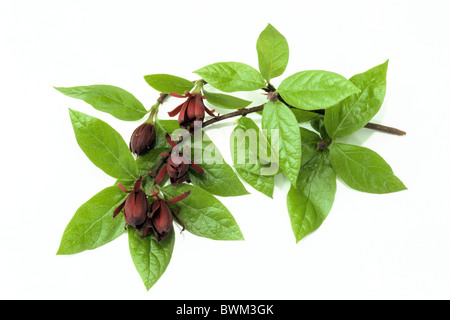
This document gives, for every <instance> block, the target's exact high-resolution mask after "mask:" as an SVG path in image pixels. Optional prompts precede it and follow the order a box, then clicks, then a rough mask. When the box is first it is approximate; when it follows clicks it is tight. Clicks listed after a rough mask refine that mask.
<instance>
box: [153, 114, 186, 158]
mask: <svg viewBox="0 0 450 320" xmlns="http://www.w3.org/2000/svg"><path fill="white" fill-rule="evenodd" d="M177 129H180V125H179V124H178V121H177V120H161V119H158V120H157V121H156V122H155V131H156V141H155V146H154V148H155V149H159V148H169V147H170V145H169V144H168V143H167V140H166V133H169V134H172V132H174V131H175V130H177ZM166 151H167V150H166Z"/></svg>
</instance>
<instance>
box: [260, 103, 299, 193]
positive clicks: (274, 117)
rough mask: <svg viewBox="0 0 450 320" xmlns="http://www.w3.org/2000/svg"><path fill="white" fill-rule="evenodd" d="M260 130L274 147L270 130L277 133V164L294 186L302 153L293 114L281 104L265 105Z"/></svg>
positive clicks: (297, 127)
mask: <svg viewBox="0 0 450 320" xmlns="http://www.w3.org/2000/svg"><path fill="white" fill-rule="evenodd" d="M262 128H263V129H266V130H268V131H267V135H268V137H269V141H271V145H272V147H274V144H273V141H272V139H271V131H270V130H278V132H279V141H278V145H279V158H280V159H279V161H280V162H279V163H280V168H281V169H282V170H283V172H284V174H285V175H286V177H287V178H288V179H289V181H291V183H293V184H295V183H296V181H297V177H298V172H299V170H300V164H301V158H302V152H301V135H300V128H299V126H298V123H297V120H296V119H295V116H294V114H293V113H292V112H291V110H289V108H288V107H287V106H285V105H284V104H283V103H281V102H279V101H277V102H271V101H269V102H268V103H266V105H265V107H264V111H263V117H262Z"/></svg>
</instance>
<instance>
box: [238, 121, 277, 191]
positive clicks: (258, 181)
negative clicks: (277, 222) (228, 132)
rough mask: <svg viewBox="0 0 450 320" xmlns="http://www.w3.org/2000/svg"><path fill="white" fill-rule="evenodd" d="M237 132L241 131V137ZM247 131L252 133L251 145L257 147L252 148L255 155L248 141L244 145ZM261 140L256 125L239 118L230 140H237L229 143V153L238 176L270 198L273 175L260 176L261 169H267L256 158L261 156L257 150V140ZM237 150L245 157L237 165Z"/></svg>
mask: <svg viewBox="0 0 450 320" xmlns="http://www.w3.org/2000/svg"><path fill="white" fill-rule="evenodd" d="M238 130H242V131H241V133H242V136H239V135H238V133H239V132H238ZM247 130H253V132H254V136H253V139H254V141H253V143H256V144H257V145H256V146H254V148H253V149H256V150H254V151H255V153H256V154H252V150H251V149H252V148H250V141H249V145H248V146H247V144H246V139H245V134H246V133H247V132H248V131H247ZM262 138H265V136H264V135H262V134H261V133H260V130H259V128H258V126H257V125H256V123H255V122H254V121H253V120H252V119H250V118H247V117H241V118H240V119H239V120H238V125H237V126H236V128H235V129H234V131H233V135H232V136H231V139H235V140H237V141H230V143H231V148H232V149H231V153H232V155H233V163H234V167H235V169H236V172H237V173H238V174H239V176H240V177H241V178H242V179H244V181H246V182H247V183H248V184H249V185H251V186H252V187H253V188H255V189H256V190H258V191H260V192H262V193H263V194H265V195H267V196H268V197H272V195H273V189H274V177H273V175H272V176H264V175H262V174H263V172H264V171H263V168H267V166H266V165H263V164H262V163H261V161H260V159H259V158H258V156H261V154H260V149H259V148H260V146H259V139H262ZM249 139H250V136H249ZM264 142H267V141H264ZM233 146H234V149H233ZM267 147H268V148H269V149H270V145H268V146H267ZM238 150H239V151H242V150H245V157H244V159H243V161H242V162H243V163H238V162H241V160H240V159H239V158H238ZM250 158H253V159H254V160H255V161H253V162H254V163H252V161H250Z"/></svg>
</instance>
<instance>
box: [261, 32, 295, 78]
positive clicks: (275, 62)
mask: <svg viewBox="0 0 450 320" xmlns="http://www.w3.org/2000/svg"><path fill="white" fill-rule="evenodd" d="M256 50H257V52H258V61H259V70H260V71H261V74H262V76H263V77H264V79H266V80H267V81H270V80H271V79H273V78H276V77H278V76H281V75H282V74H283V72H284V70H286V67H287V64H288V61H289V45H288V43H287V40H286V38H285V37H284V36H283V35H282V34H281V33H280V32H278V30H277V29H275V28H274V27H273V26H272V25H271V24H269V25H268V26H267V27H266V28H265V29H264V31H263V32H261V34H260V35H259V38H258V41H257V42H256Z"/></svg>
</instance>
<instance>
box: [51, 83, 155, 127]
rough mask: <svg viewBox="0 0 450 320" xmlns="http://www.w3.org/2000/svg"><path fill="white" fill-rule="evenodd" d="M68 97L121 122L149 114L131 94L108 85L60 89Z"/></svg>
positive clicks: (134, 119)
mask: <svg viewBox="0 0 450 320" xmlns="http://www.w3.org/2000/svg"><path fill="white" fill-rule="evenodd" d="M55 89H56V90H58V91H59V92H61V93H63V94H65V95H66V96H69V97H72V98H76V99H81V100H83V101H85V102H87V103H89V104H90V105H91V106H93V107H94V108H95V109H97V110H99V111H103V112H107V113H109V114H111V115H112V116H114V117H116V118H117V119H120V120H125V121H136V120H139V119H142V117H144V116H145V115H146V114H147V110H145V108H144V106H143V105H142V103H141V102H140V101H139V100H138V99H136V98H135V97H134V96H133V95H132V94H131V93H129V92H128V91H125V90H123V89H121V88H118V87H114V86H107V85H93V86H80V87H71V88H58V87H55Z"/></svg>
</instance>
